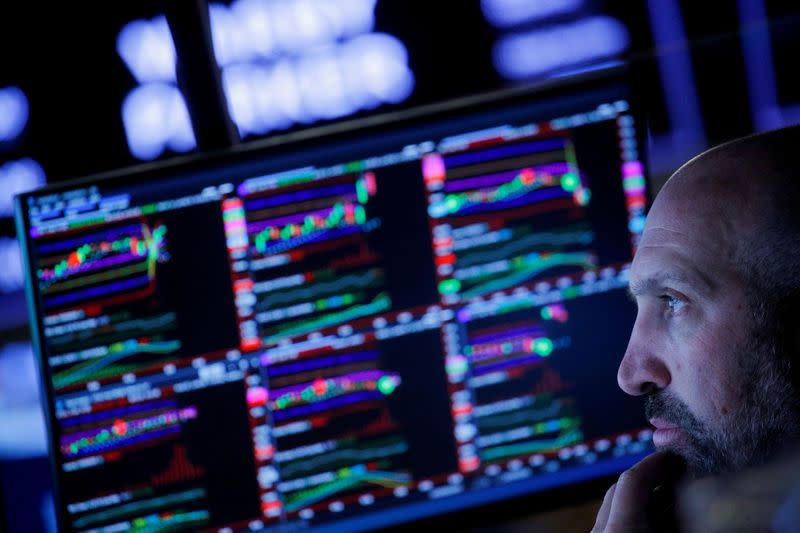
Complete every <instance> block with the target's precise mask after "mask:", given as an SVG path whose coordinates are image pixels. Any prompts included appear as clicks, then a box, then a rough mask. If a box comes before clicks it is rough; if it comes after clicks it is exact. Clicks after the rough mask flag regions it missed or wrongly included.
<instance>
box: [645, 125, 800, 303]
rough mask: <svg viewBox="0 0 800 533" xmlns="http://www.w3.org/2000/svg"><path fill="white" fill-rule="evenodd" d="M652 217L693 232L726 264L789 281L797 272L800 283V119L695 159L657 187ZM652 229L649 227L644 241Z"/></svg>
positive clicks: (659, 224) (660, 224)
mask: <svg viewBox="0 0 800 533" xmlns="http://www.w3.org/2000/svg"><path fill="white" fill-rule="evenodd" d="M647 225H648V229H658V228H661V229H670V230H673V231H680V232H686V233H690V234H692V235H693V236H694V238H695V239H697V240H699V241H704V242H701V243H699V244H700V245H701V246H705V247H706V248H707V249H708V251H709V252H710V253H714V254H715V255H716V260H717V261H718V262H720V263H726V264H724V265H721V266H725V267H731V268H734V269H736V270H738V271H739V273H740V274H742V275H744V276H746V277H747V278H750V281H753V279H752V278H756V280H758V281H759V284H761V282H763V281H765V280H767V279H770V278H772V279H773V280H775V277H780V278H781V280H780V283H786V282H787V281H789V282H790V284H791V281H792V280H787V279H786V278H787V277H793V278H794V280H793V281H795V282H797V286H800V268H797V267H794V266H792V264H791V263H793V262H795V260H794V256H795V255H798V254H797V250H798V246H800V126H793V127H789V128H783V129H779V130H774V131H770V132H767V133H762V134H757V135H751V136H749V137H744V138H741V139H737V140H734V141H731V142H728V143H726V144H723V145H720V146H718V147H715V148H712V149H711V150H708V151H706V152H704V153H702V154H700V155H699V156H697V157H695V158H694V159H692V160H690V161H689V162H688V163H686V164H685V165H683V166H682V167H681V168H680V169H679V170H678V171H677V172H675V174H674V175H673V176H672V177H671V178H670V179H669V180H668V181H667V183H666V184H665V185H664V187H663V188H662V190H661V191H660V193H659V195H658V197H657V198H656V201H655V202H654V204H653V207H652V209H651V212H650V214H649V215H648V224H647ZM649 233H653V232H649ZM656 233H658V232H656ZM650 236H651V235H648V232H647V231H646V232H645V238H644V241H645V244H646V242H647V240H648V237H650ZM797 263H798V266H800V261H798V262H797ZM765 269H766V270H765ZM776 270H779V271H782V272H783V275H779V272H778V271H776ZM793 274H794V275H793ZM775 281H776V282H777V281H778V280H775ZM762 288H763V287H762Z"/></svg>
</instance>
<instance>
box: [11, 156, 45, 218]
mask: <svg viewBox="0 0 800 533" xmlns="http://www.w3.org/2000/svg"><path fill="white" fill-rule="evenodd" d="M45 182H46V178H45V174H44V170H43V169H42V167H41V166H40V165H39V163H37V162H36V161H34V160H33V159H30V158H24V159H20V160H18V161H10V162H8V163H5V164H4V165H2V166H0V217H10V216H13V215H14V195H15V194H19V193H23V192H28V191H32V190H33V189H35V188H37V187H40V186H42V185H44V184H45Z"/></svg>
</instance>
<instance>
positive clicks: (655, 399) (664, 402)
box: [644, 391, 705, 434]
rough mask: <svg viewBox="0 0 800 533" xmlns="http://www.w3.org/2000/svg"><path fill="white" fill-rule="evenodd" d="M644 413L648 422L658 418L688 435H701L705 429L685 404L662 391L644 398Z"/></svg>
mask: <svg viewBox="0 0 800 533" xmlns="http://www.w3.org/2000/svg"><path fill="white" fill-rule="evenodd" d="M644 412H645V416H646V417H647V419H648V420H650V419H651V418H660V419H662V420H664V421H666V422H669V423H670V424H675V425H677V426H680V427H681V428H683V429H685V430H686V431H687V432H689V433H693V434H701V433H703V432H704V429H705V428H704V425H703V423H702V422H700V420H699V419H698V418H697V417H696V416H694V415H693V414H692V412H691V411H690V410H689V407H688V406H687V405H686V404H685V403H683V402H682V401H681V400H679V399H678V398H676V397H674V396H671V395H669V394H667V393H666V392H663V391H661V392H655V393H653V394H651V395H649V396H648V397H647V398H645V400H644Z"/></svg>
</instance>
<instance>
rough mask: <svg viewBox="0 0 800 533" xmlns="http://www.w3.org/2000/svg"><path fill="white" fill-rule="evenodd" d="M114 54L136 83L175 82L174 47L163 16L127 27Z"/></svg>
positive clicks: (134, 22) (135, 21)
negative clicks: (116, 54) (123, 63)
mask: <svg viewBox="0 0 800 533" xmlns="http://www.w3.org/2000/svg"><path fill="white" fill-rule="evenodd" d="M117 53H118V54H119V56H120V57H121V58H122V60H123V61H124V62H125V65H127V67H128V70H130V71H131V74H133V77H134V78H136V81H138V82H139V83H148V82H153V81H174V80H175V45H174V44H173V42H172V35H171V34H170V32H169V26H168V25H167V19H166V18H165V17H164V16H163V15H162V16H158V17H155V18H154V19H152V20H149V21H148V20H134V21H133V22H130V23H128V24H126V25H125V27H123V28H122V30H121V31H120V32H119V36H118V37H117Z"/></svg>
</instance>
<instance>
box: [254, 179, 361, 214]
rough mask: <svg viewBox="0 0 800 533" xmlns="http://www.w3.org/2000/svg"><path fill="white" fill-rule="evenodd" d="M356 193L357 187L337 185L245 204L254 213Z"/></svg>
mask: <svg viewBox="0 0 800 533" xmlns="http://www.w3.org/2000/svg"><path fill="white" fill-rule="evenodd" d="M354 192H355V185H337V186H334V187H320V188H318V189H308V190H305V191H298V192H293V193H289V194H280V195H278V196H270V197H269V198H261V199H258V200H250V201H249V202H247V203H245V210H246V211H254V210H256V209H263V208H265V207H274V206H278V205H285V204H290V203H294V202H301V201H303V200H313V199H315V198H324V197H326V196H338V195H342V194H347V193H351V194H353V193H354Z"/></svg>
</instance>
